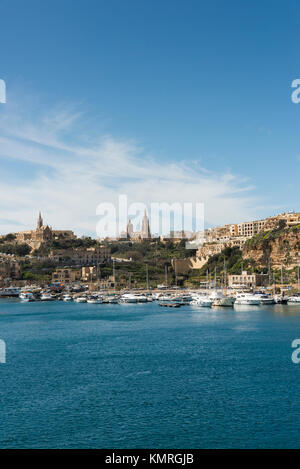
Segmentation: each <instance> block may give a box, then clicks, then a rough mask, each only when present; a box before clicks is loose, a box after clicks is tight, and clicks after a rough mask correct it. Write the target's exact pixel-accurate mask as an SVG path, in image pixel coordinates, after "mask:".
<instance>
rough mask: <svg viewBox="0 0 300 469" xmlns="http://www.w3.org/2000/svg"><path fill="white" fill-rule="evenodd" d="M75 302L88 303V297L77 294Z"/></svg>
mask: <svg viewBox="0 0 300 469" xmlns="http://www.w3.org/2000/svg"><path fill="white" fill-rule="evenodd" d="M74 301H75V303H86V297H85V296H77V298H75V299H74Z"/></svg>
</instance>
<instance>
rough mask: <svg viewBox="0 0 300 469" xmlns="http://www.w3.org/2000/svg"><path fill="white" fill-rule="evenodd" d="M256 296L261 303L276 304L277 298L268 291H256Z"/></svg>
mask: <svg viewBox="0 0 300 469" xmlns="http://www.w3.org/2000/svg"><path fill="white" fill-rule="evenodd" d="M254 296H255V297H256V298H257V299H258V300H259V302H260V304H261V305H274V304H275V300H274V297H273V296H270V295H267V294H266V293H255V294H254Z"/></svg>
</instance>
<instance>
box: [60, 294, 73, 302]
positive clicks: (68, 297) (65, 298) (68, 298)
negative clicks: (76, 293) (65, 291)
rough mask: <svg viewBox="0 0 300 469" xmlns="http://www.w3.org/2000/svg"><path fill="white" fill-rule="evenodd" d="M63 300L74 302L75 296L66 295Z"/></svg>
mask: <svg viewBox="0 0 300 469" xmlns="http://www.w3.org/2000/svg"><path fill="white" fill-rule="evenodd" d="M62 299H63V301H73V296H71V295H64V296H63V298H62Z"/></svg>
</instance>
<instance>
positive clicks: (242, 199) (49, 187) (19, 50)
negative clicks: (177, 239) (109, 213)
mask: <svg viewBox="0 0 300 469" xmlns="http://www.w3.org/2000/svg"><path fill="white" fill-rule="evenodd" d="M299 26H300V2H299V1H296V0H290V1H289V2H286V1H283V0H282V1H281V0H280V1H277V0H260V1H256V0H254V1H245V2H240V1H231V0H229V1H221V0H218V1H214V0H212V1H201V0H185V1H177V0H172V1H169V0H159V1H158V0H147V1H146V0H145V1H142V0H110V1H102V0H85V1H81V0H75V1H69V0H59V1H57V0H51V1H50V0H45V1H43V2H41V1H33V0H27V1H26V2H25V1H22V0H18V1H16V0H2V2H1V29H0V48H1V58H0V78H2V79H4V80H5V82H6V86H7V103H6V104H5V105H3V104H0V165H1V174H0V195H1V201H0V232H2V233H4V232H8V231H13V230H19V229H20V226H21V227H23V228H24V229H25V228H30V227H31V226H32V224H33V222H35V217H36V212H37V211H38V210H39V209H41V210H42V211H43V213H44V217H45V220H46V221H48V222H49V223H50V224H51V225H53V226H57V227H58V228H63V227H65V228H72V229H74V230H75V231H76V232H77V233H79V234H82V233H89V234H94V232H95V224H96V222H97V216H96V206H97V204H98V203H100V202H103V201H115V199H116V195H117V194H119V193H127V194H128V197H129V199H130V200H131V201H133V202H144V203H147V204H149V203H150V202H151V201H162V202H163V201H167V202H176V201H179V202H180V201H182V202H184V201H185V202H187V201H192V202H196V201H197V202H204V203H205V220H206V224H207V225H208V226H210V225H215V224H222V223H230V222H237V221H245V220H247V219H251V218H252V217H255V218H260V217H264V216H267V215H269V214H274V213H276V212H278V211H284V210H292V209H294V210H299V209H300V207H299V198H298V192H299V189H298V187H299V165H300V150H299V138H298V135H299V126H300V104H299V105H296V104H294V103H292V101H291V93H292V88H291V83H292V81H293V80H294V79H296V78H300V46H299V44H300V37H299V36H300V27H299Z"/></svg>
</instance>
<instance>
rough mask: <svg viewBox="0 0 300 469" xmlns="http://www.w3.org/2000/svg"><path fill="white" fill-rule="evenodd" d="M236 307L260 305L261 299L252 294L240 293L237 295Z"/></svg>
mask: <svg viewBox="0 0 300 469" xmlns="http://www.w3.org/2000/svg"><path fill="white" fill-rule="evenodd" d="M234 304H235V305H256V306H257V305H259V304H260V298H257V296H256V295H253V294H252V293H238V294H237V295H236V300H235V303H234Z"/></svg>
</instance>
